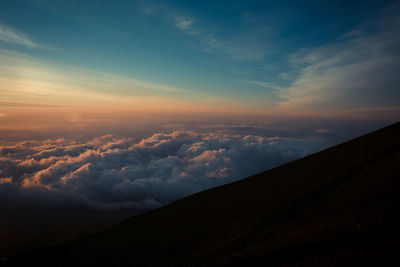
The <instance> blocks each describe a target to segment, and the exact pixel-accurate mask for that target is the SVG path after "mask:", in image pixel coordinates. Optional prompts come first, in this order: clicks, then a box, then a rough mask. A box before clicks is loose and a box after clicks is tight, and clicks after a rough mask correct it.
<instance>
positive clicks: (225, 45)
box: [0, 0, 400, 117]
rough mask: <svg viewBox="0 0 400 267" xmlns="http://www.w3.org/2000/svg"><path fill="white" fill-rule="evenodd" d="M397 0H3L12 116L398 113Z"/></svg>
mask: <svg viewBox="0 0 400 267" xmlns="http://www.w3.org/2000/svg"><path fill="white" fill-rule="evenodd" d="M399 9H400V7H399V2H398V1H381V0H379V1H378V0H367V1H235V0H234V1H229V4H228V3H227V2H226V1H218V0H217V1H212V2H208V3H207V2H204V1H165V2H164V1H141V0H138V1H135V0H132V1H103V0H100V1H74V0H72V1H71V0H68V1H67V0H57V1H50V0H13V1H2V2H1V4H0V59H1V60H0V89H1V91H0V100H1V103H2V106H3V108H2V110H3V111H1V112H2V116H3V117H5V116H7V114H8V113H11V112H7V108H6V109H4V106H6V107H8V109H11V108H10V107H15V106H19V107H21V106H48V105H57V106H69V107H71V106H72V107H97V108H110V109H111V108H116V107H119V108H120V107H126V108H129V109H130V110H133V111H136V112H138V111H146V112H148V111H151V112H155V111H157V112H196V113H198V112H200V113H201V112H211V113H239V114H243V113H249V114H308V115H309V114H316V113H318V114H321V115H322V114H324V115H326V116H328V115H330V116H332V115H333V116H344V115H343V114H349V113H351V114H353V115H354V114H356V115H357V116H371V114H374V116H375V115H376V116H380V117H382V116H386V117H387V116H392V117H394V116H396V115H398V114H399V99H400V93H399V89H398V86H397V85H398V84H399V79H400V78H399V75H398V70H399V65H400V63H399V62H400V60H399V55H400V54H399V47H400V37H399V36H400V23H399Z"/></svg>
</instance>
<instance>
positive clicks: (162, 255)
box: [2, 123, 400, 266]
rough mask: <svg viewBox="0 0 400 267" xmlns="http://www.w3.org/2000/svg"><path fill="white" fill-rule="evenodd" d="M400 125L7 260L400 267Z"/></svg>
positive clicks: (50, 263)
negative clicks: (109, 226) (80, 236)
mask: <svg viewBox="0 0 400 267" xmlns="http://www.w3.org/2000/svg"><path fill="white" fill-rule="evenodd" d="M399 204H400V123H396V124H394V125H391V126H388V127H386V128H383V129H381V130H378V131H375V132H372V133H370V134H367V135H364V136H362V137H359V138H356V139H353V140H351V141H348V142H346V143H343V144H340V145H337V146H335V147H332V148H330V149H327V150H324V151H322V152H319V153H316V154H313V155H311V156H308V157H305V158H302V159H300V160H296V161H293V162H291V163H288V164H285V165H283V166H280V167H278V168H275V169H272V170H269V171H266V172H263V173H260V174H257V175H254V176H252V177H249V178H246V179H243V180H241V181H238V182H235V183H232V184H228V185H225V186H221V187H217V188H213V189H210V190H207V191H204V192H201V193H198V194H195V195H192V196H190V197H187V198H185V199H182V200H180V201H177V202H175V203H172V204H170V205H168V206H165V207H163V208H160V209H157V210H154V211H151V212H149V213H146V214H143V215H140V216H135V217H132V218H129V219H127V220H125V221H122V222H121V223H119V224H117V225H116V226H115V227H113V228H111V229H109V230H107V231H104V232H103V233H100V234H96V235H90V236H87V237H84V238H81V239H78V240H75V241H72V242H68V243H64V244H61V245H58V246H53V247H47V248H42V249H38V250H32V251H27V252H25V253H22V254H18V255H15V256H12V257H9V258H8V259H7V260H4V261H3V262H2V263H3V264H4V265H5V266H14V265H22V264H27V265H28V264H29V265H32V264H40V265H42V266H77V265H78V266H79V265H109V266H126V265H129V266H215V265H227V266H258V265H260V266H266V265H268V266H293V265H296V266H310V265H314V266H338V265H340V266H346V265H347V266H354V265H361V264H362V265H376V266H385V265H386V266H388V265H397V266H400V259H399V258H400V254H399V250H398V248H399V244H400V212H399V211H400V210H399Z"/></svg>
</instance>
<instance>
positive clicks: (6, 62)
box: [0, 49, 208, 109]
mask: <svg viewBox="0 0 400 267" xmlns="http://www.w3.org/2000/svg"><path fill="white" fill-rule="evenodd" d="M193 96H195V97H196V99H197V102H201V101H207V98H208V95H206V94H203V93H201V92H196V91H191V90H187V89H184V88H178V87H174V86H170V85H165V84H160V83H156V82H152V81H146V80H141V79H137V78H135V77H130V76H124V75H119V74H116V73H108V72H100V71H96V70H92V69H86V68H81V67H76V66H69V65H61V64H56V63H51V62H48V61H45V60H41V59H39V58H36V57H32V56H28V55H26V54H23V53H17V52H14V51H9V50H5V49H0V98H1V99H2V100H3V102H4V103H25V104H24V105H25V106H26V105H27V104H29V105H38V104H39V105H49V104H51V105H70V106H82V105H83V106H92V105H96V106H98V105H101V106H110V105H111V106H135V107H137V108H139V109H142V108H144V109H149V108H150V107H151V108H157V107H163V106H164V107H165V106H166V105H167V106H168V105H170V107H171V108H173V107H175V108H176V109H177V108H178V107H182V105H188V103H192V102H193V101H192V100H191V99H193ZM192 104H194V103H192ZM203 104H204V102H203ZM194 106H196V104H194Z"/></svg>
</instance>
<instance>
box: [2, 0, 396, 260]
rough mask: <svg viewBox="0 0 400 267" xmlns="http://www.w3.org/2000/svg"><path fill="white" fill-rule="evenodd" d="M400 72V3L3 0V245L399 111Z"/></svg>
mask: <svg viewBox="0 0 400 267" xmlns="http://www.w3.org/2000/svg"><path fill="white" fill-rule="evenodd" d="M399 71H400V1H382V0H379V1H378V0H365V1H349V0H346V1H311V0H309V1H308V0H306V1H293V0H287V1H286V0H281V1H256V0H254V1H236V0H232V1H222V0H221V1H220V0H215V1H195V0H193V1H179V0H171V1H157V0H154V1H152V0H149V1H145V0H126V1H125V0H124V1H122V0H121V1H106V0H96V1H94V0H93V1H89V0H87V1H77V0H76V1H75V0H4V1H1V2H0V229H3V230H0V239H3V240H5V239H8V240H14V241H15V244H12V245H8V244H0V256H1V254H2V253H3V254H4V253H5V252H4V251H6V250H8V251H11V250H12V248H13V246H14V248H15V247H18V246H21V244H22V243H24V242H25V243H26V242H27V240H26V238H27V236H29V238H30V242H31V241H32V240H33V241H32V242H33V243H35V242H36V241H34V240H37V239H38V238H40V236H39V237H38V236H36V237H35V235H33V233H35V234H36V235H39V234H40V233H42V232H41V231H42V230H43V229H47V228H46V227H48V229H50V228H51V227H53V228H54V229H55V230H54V229H53V228H52V229H53V230H54V231H55V232H51V234H50V236H53V237H54V236H57V235H59V234H60V233H61V231H59V229H61V228H57V227H61V226H60V225H61V224H63V223H64V224H65V222H66V221H68V220H70V221H68V222H71V223H68V225H67V226H65V225H64V226H63V227H64V228H63V231H62V232H68V231H72V232H74V231H75V232H74V234H72V235H75V236H76V235H79V233H80V234H82V233H83V232H82V231H84V232H85V231H87V229H88V228H93V224H91V223H89V224H88V225H89V226H85V225H84V222H87V221H88V220H89V221H90V220H94V219H95V221H96V222H97V223H98V224H99V225H100V224H101V222H102V220H103V222H105V221H106V218H108V219H107V220H111V218H114V220H116V218H117V219H121V218H124V217H126V216H130V215H133V214H137V213H140V212H143V211H147V210H150V209H153V208H157V207H160V206H162V205H165V204H167V203H170V202H171V201H174V200H176V199H179V198H182V197H184V196H187V195H189V194H192V193H195V192H198V191H201V190H204V189H207V188H210V187H213V186H217V185H221V184H225V183H228V182H232V181H235V180H238V179H241V178H244V177H247V176H249V175H252V174H255V173H258V172H261V171H264V170H267V169H270V168H273V167H276V166H278V165H281V164H284V163H286V162H288V161H291V160H294V159H297V158H300V157H303V156H305V155H308V154H310V153H313V152H315V151H319V150H321V149H323V148H326V147H328V146H331V145H334V144H337V143H340V142H343V141H345V140H348V139H350V138H352V137H356V136H358V135H361V134H364V133H367V132H368V131H372V130H375V129H378V128H380V127H383V126H385V125H388V124H390V123H394V122H396V121H398V120H399V118H400V89H399V84H400V75H399ZM99 218H102V219H99ZM72 221H73V223H72ZM26 222H30V223H26ZM92 223H93V221H92ZM43 225H47V226H46V227H43ZM50 226H51V227H50ZM78 226H79V227H78ZM68 227H69V228H68ZM74 227H75V228H74ZM85 227H86V228H85ZM32 229H33V230H32ZM38 229H41V231H39V230H38ZM57 229H58V230H57ZM85 229H86V230H85ZM53 230H52V231H53ZM43 231H44V230H43ZM49 231H50V230H48V231H47V234H49V233H50V232H49ZM77 233H78V234H77ZM24 238H25V239H24ZM50 239H51V238H50ZM50 239H49V240H50Z"/></svg>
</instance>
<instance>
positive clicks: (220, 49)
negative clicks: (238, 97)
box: [137, 2, 267, 61]
mask: <svg viewBox="0 0 400 267" xmlns="http://www.w3.org/2000/svg"><path fill="white" fill-rule="evenodd" d="M137 9H138V10H139V11H140V12H141V13H142V14H144V15H146V16H154V17H158V18H161V19H163V20H166V21H168V22H169V23H170V24H171V26H173V27H175V28H177V29H179V30H181V31H182V32H184V33H185V34H188V35H190V36H193V37H195V38H197V39H198V40H199V41H200V43H201V44H202V50H203V51H204V52H206V53H220V54H224V55H226V56H228V58H229V59H231V60H237V61H247V60H256V61H259V60H262V59H264V58H265V56H266V51H267V49H266V47H265V45H266V44H265V43H264V42H262V41H260V40H257V38H253V37H254V36H257V37H259V36H263V34H264V33H263V32H259V31H258V30H259V29H256V31H257V32H255V33H254V35H253V36H249V34H248V33H245V34H241V33H238V34H236V35H235V36H230V37H221V36H219V35H218V34H217V33H216V32H215V31H212V30H210V29H209V28H210V27H209V26H210V25H207V23H205V22H204V21H201V20H199V19H196V18H195V17H193V16H192V15H189V14H186V13H184V12H180V11H178V10H176V9H174V8H171V7H170V6H167V5H163V4H155V3H148V2H146V3H143V2H140V3H139V4H138V5H137ZM212 28H215V27H212ZM252 34H253V31H251V33H250V35H252Z"/></svg>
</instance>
